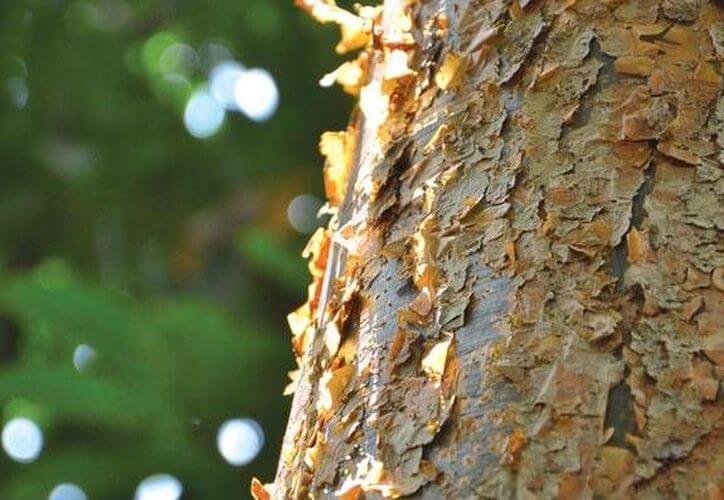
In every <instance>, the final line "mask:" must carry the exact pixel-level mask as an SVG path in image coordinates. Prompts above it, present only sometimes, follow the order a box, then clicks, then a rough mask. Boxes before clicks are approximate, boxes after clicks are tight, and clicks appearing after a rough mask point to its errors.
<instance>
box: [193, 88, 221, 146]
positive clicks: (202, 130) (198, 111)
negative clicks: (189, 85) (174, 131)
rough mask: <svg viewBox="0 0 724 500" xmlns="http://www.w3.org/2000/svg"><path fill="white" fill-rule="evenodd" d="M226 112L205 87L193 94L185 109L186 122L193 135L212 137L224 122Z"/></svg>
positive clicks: (200, 137) (202, 137)
mask: <svg viewBox="0 0 724 500" xmlns="http://www.w3.org/2000/svg"><path fill="white" fill-rule="evenodd" d="M225 114H226V112H225V111H224V108H222V107H221V105H220V104H219V103H218V102H216V99H214V98H213V97H212V96H211V94H210V93H209V91H208V90H207V89H206V88H205V87H203V88H201V89H199V90H197V91H196V92H194V93H193V94H192V95H191V98H190V99H189V100H188V102H187V103H186V110H185V111H184V124H185V125H186V129H187V130H188V131H189V133H190V134H191V135H193V136H194V137H197V138H199V139H205V138H207V137H211V136H212V135H214V134H215V133H216V132H218V131H219V129H220V128H221V125H222V124H223V123H224V115H225Z"/></svg>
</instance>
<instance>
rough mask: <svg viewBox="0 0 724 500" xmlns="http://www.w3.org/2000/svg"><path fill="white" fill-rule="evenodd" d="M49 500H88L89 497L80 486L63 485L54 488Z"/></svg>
mask: <svg viewBox="0 0 724 500" xmlns="http://www.w3.org/2000/svg"><path fill="white" fill-rule="evenodd" d="M48 500H88V496H87V495H86V494H85V491H83V490H82V489H81V488H80V487H79V486H77V485H75V484H72V483H63V484H59V485H58V486H56V487H55V488H53V491H51V492H50V495H49V496H48Z"/></svg>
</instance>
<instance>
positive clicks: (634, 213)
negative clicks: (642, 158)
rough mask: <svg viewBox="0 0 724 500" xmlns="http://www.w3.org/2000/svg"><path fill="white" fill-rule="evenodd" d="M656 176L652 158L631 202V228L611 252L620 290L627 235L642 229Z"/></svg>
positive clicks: (612, 267) (622, 286) (611, 262)
mask: <svg viewBox="0 0 724 500" xmlns="http://www.w3.org/2000/svg"><path fill="white" fill-rule="evenodd" d="M652 142H653V141H652ZM655 177H656V165H655V163H654V162H653V160H652V161H651V162H650V163H649V165H648V166H647V167H646V169H645V170H644V182H643V183H642V184H641V187H640V188H639V190H638V191H637V192H636V195H635V196H634V197H633V201H632V204H631V216H630V218H629V220H630V226H629V230H628V231H627V232H626V234H625V235H624V236H623V238H621V241H620V242H619V243H618V245H616V247H615V248H614V249H613V251H612V252H611V259H610V261H609V267H610V269H611V274H612V275H613V277H614V278H616V280H617V282H616V288H617V290H618V291H619V292H623V291H624V290H625V285H624V275H625V274H626V270H627V269H628V268H629V262H628V255H627V254H628V244H627V238H626V237H627V235H628V233H629V232H630V231H631V228H632V227H633V228H636V229H641V227H642V225H643V222H644V218H645V217H646V209H645V208H644V203H645V202H646V198H647V197H648V195H649V194H651V192H652V191H653V190H654V178H655Z"/></svg>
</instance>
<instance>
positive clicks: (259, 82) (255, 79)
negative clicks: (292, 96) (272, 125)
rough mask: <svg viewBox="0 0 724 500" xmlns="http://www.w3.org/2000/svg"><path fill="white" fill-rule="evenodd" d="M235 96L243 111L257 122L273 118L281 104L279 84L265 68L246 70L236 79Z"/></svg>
mask: <svg viewBox="0 0 724 500" xmlns="http://www.w3.org/2000/svg"><path fill="white" fill-rule="evenodd" d="M234 96H235V98H236V104H237V106H239V109H240V110H241V112H242V113H244V114H245V115H246V116H248V117H249V118H250V119H252V120H254V121H257V122H263V121H265V120H268V119H269V118H271V117H272V115H274V112H275V111H276V110H277V106H278V105H279V90H278V89H277V84H276V82H274V78H272V76H271V75H270V74H269V72H268V71H266V70H264V69H259V68H253V69H250V70H247V71H244V73H243V74H242V75H241V76H240V77H239V79H238V80H237V81H236V88H235V89H234Z"/></svg>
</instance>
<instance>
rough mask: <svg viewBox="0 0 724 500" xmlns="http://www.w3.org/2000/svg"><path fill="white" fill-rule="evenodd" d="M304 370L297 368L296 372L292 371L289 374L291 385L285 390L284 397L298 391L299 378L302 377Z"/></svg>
mask: <svg viewBox="0 0 724 500" xmlns="http://www.w3.org/2000/svg"><path fill="white" fill-rule="evenodd" d="M301 374H302V370H301V369H299V368H297V369H296V370H291V371H289V372H287V377H288V378H289V383H288V384H287V386H286V387H285V388H284V391H283V392H282V395H283V396H291V395H292V394H294V393H295V392H296V391H297V386H298V385H299V378H300V377H301Z"/></svg>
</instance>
